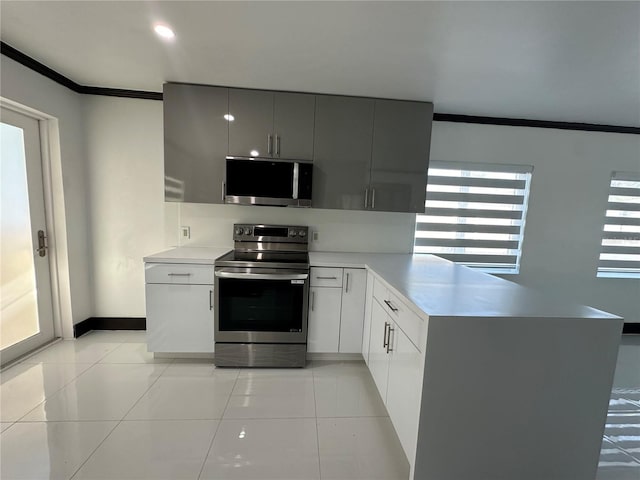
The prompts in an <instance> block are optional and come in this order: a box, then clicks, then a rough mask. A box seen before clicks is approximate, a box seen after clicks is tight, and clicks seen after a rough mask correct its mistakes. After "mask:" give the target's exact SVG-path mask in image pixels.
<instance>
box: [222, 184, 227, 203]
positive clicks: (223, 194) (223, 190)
mask: <svg viewBox="0 0 640 480" xmlns="http://www.w3.org/2000/svg"><path fill="white" fill-rule="evenodd" d="M226 190H227V184H226V183H225V182H224V181H223V182H222V203H224V200H225V198H224V197H225V193H227V192H226Z"/></svg>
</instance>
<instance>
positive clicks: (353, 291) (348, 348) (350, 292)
mask: <svg viewBox="0 0 640 480" xmlns="http://www.w3.org/2000/svg"><path fill="white" fill-rule="evenodd" d="M366 284H367V272H366V271H365V270H364V269H362V268H345V269H344V274H343V280H342V309H341V310H340V345H339V347H338V352H340V353H360V352H361V351H362V326H363V321H364V299H365V293H366Z"/></svg>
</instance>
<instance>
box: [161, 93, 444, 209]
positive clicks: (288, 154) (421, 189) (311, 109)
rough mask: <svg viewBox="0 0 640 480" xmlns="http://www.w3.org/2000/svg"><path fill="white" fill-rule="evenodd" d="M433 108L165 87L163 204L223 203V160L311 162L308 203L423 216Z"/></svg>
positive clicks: (404, 103) (419, 104)
mask: <svg viewBox="0 0 640 480" xmlns="http://www.w3.org/2000/svg"><path fill="white" fill-rule="evenodd" d="M432 119H433V104H432V103H428V102H408V101H397V100H384V99H374V98H363V97H345V96H333V95H314V94H306V93H289V92H274V91H267V90H249V89H236V88H224V87H212V86H202V85H187V84H177V83H168V84H165V86H164V133H165V135H164V150H165V200H166V201H176V202H193V203H224V200H223V193H224V178H225V165H226V162H225V157H226V156H227V155H234V156H241V157H263V158H274V159H276V158H280V159H284V160H307V161H313V199H312V205H313V207H316V208H332V209H342V210H377V211H386V212H418V213H421V212H424V202H425V195H426V193H425V188H426V184H427V168H428V164H429V147H430V143H431V122H432Z"/></svg>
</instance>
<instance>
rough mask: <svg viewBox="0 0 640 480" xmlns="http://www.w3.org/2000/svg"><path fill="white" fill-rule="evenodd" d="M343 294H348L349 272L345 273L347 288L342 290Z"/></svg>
mask: <svg viewBox="0 0 640 480" xmlns="http://www.w3.org/2000/svg"><path fill="white" fill-rule="evenodd" d="M344 293H349V272H347V286H346V288H345V290H344Z"/></svg>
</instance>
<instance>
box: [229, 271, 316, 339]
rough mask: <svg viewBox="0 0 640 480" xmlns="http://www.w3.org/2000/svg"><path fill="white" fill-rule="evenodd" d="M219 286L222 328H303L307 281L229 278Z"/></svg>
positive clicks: (280, 330)
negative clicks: (305, 282) (300, 282)
mask: <svg viewBox="0 0 640 480" xmlns="http://www.w3.org/2000/svg"><path fill="white" fill-rule="evenodd" d="M218 288H219V292H218V301H219V306H218V312H219V324H218V328H219V329H220V331H228V332H301V331H302V321H303V320H302V317H303V314H302V312H303V302H304V285H303V284H292V283H291V280H240V279H226V278H225V279H220V283H219V286H218Z"/></svg>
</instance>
